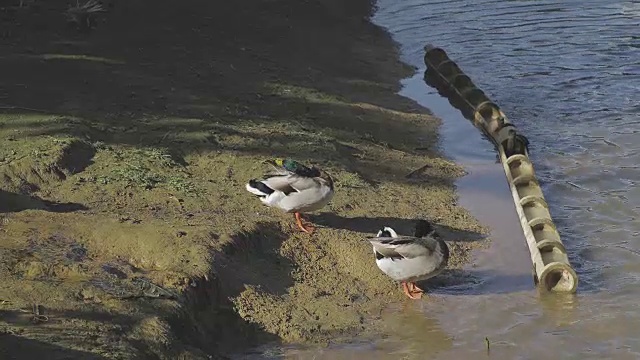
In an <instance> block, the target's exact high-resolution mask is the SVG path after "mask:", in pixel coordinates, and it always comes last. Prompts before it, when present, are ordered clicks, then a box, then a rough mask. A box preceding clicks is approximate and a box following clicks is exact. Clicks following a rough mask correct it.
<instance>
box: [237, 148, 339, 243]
mask: <svg viewBox="0 0 640 360" xmlns="http://www.w3.org/2000/svg"><path fill="white" fill-rule="evenodd" d="M265 162H266V163H268V164H270V165H271V166H272V167H273V171H271V172H268V173H267V174H265V175H264V176H263V178H262V179H261V180H259V179H251V180H249V182H248V183H247V184H246V189H247V191H249V192H250V193H252V194H254V195H256V196H258V197H259V198H260V201H262V203H263V204H265V205H267V206H270V207H277V208H280V209H282V210H284V211H286V212H288V213H293V214H294V215H295V218H296V223H297V225H298V227H299V228H300V229H301V230H302V231H304V232H306V233H308V234H311V233H312V232H313V230H314V228H313V227H312V226H309V225H307V226H305V225H304V224H303V223H302V216H301V213H307V212H311V211H315V210H319V209H321V208H323V207H324V206H326V205H327V204H328V203H329V202H330V201H331V199H332V198H333V195H334V187H333V179H332V178H331V176H330V175H329V174H327V173H326V172H324V171H322V170H320V169H318V168H317V167H315V166H313V167H307V166H305V165H303V164H300V163H299V162H297V161H295V160H292V159H274V160H267V161H265Z"/></svg>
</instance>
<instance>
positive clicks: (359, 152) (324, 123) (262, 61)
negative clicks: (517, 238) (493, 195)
mask: <svg viewBox="0 0 640 360" xmlns="http://www.w3.org/2000/svg"><path fill="white" fill-rule="evenodd" d="M112 4H113V6H109V7H108V11H107V12H106V13H103V14H101V17H100V19H99V21H98V25H97V28H96V29H95V30H93V31H91V32H89V33H77V32H75V31H74V30H72V29H70V28H67V27H66V26H65V18H64V15H63V12H64V9H65V7H66V2H64V1H50V2H46V3H43V2H34V3H32V4H30V5H29V6H23V7H5V8H3V12H2V13H1V14H0V16H2V21H1V22H0V23H1V24H2V25H1V26H0V30H2V34H3V37H5V39H6V40H7V41H4V42H2V44H0V51H1V52H2V56H1V57H0V78H2V79H3V84H2V87H0V109H1V110H2V112H3V113H2V114H1V115H0V144H2V145H1V146H0V217H1V219H0V220H1V221H0V278H1V279H2V282H0V357H1V358H8V359H11V358H26V357H29V358H30V357H34V356H38V355H40V356H42V355H46V356H47V358H48V359H62V358H69V357H72V358H78V359H80V358H91V359H93V358H96V359H103V358H104V359H107V358H108V359H130V358H158V359H175V358H184V359H188V358H207V357H209V356H222V354H225V353H231V352H234V351H237V350H239V349H244V348H246V347H247V346H250V345H253V344H259V343H264V342H270V341H281V342H286V343H297V342H305V343H326V342H329V341H344V340H348V339H349V338H351V337H353V336H356V335H358V336H367V335H368V334H371V333H372V332H373V330H372V329H375V328H376V326H375V322H376V321H380V320H379V318H378V314H380V311H381V310H382V309H383V308H385V307H386V306H387V305H388V304H390V303H393V302H399V301H405V300H404V299H403V296H402V294H401V291H399V289H398V287H397V285H396V284H394V283H393V282H392V281H390V280H389V279H388V278H386V277H385V276H384V275H383V274H382V273H381V272H380V271H379V270H378V269H377V268H376V266H375V262H374V259H373V256H372V254H371V248H370V246H369V244H368V243H367V242H366V241H364V237H365V236H366V235H368V234H371V233H374V232H376V231H377V230H378V229H379V228H380V227H381V226H393V227H394V228H396V229H397V230H398V232H399V233H410V232H411V231H412V229H413V219H416V218H428V219H431V220H433V221H435V222H436V223H437V224H438V227H439V229H440V230H441V233H442V235H443V236H445V238H446V239H447V240H449V241H451V243H450V244H451V246H452V254H453V258H452V260H451V262H450V265H449V267H450V268H451V269H452V271H454V273H455V269H459V268H460V267H461V266H462V265H464V264H465V263H467V262H468V260H469V251H470V249H472V248H473V247H474V246H481V245H482V244H483V243H484V241H482V240H483V239H484V236H483V235H482V234H484V233H486V232H485V230H484V229H483V228H482V227H481V226H480V225H479V224H478V223H477V222H476V221H475V220H474V219H473V218H471V217H470V216H469V214H468V213H467V212H466V211H465V210H464V209H462V208H460V207H457V206H456V205H455V202H456V198H455V194H454V192H453V186H452V182H453V180H454V179H455V178H456V177H458V176H460V175H461V174H462V169H461V168H460V167H458V166H456V165H455V164H452V163H450V162H449V161H447V160H445V159H443V158H442V157H441V156H440V154H439V153H438V149H437V129H438V125H439V123H438V120H437V119H435V118H433V117H432V116H430V115H429V113H428V111H427V110H426V109H424V108H421V107H420V106H419V105H417V104H415V103H413V102H412V101H410V100H408V99H406V98H403V97H400V96H398V95H397V94H396V92H397V90H398V87H399V80H400V79H401V78H403V77H406V76H408V75H410V74H411V73H412V71H413V70H412V69H411V68H409V67H407V66H406V65H404V64H402V63H401V62H399V60H398V53H397V48H396V46H395V44H394V43H393V42H392V40H391V39H390V37H389V35H388V34H387V33H385V32H384V31H383V30H382V29H380V28H378V27H376V26H374V25H373V24H371V22H370V21H369V16H370V15H371V12H372V11H373V7H372V4H371V3H370V2H369V1H364V0H357V1H351V2H342V1H337V0H325V1H304V2H301V1H288V0H284V1H278V2H264V1H244V2H235V3H234V4H231V3H230V2H227V3H224V4H223V3H213V2H205V1H196V2H191V3H190V4H189V5H188V6H185V5H180V4H178V3H177V2H171V1H160V2H149V1H144V0H140V1H132V2H119V1H115V2H113V3H112ZM274 156H279V157H284V156H286V157H294V158H296V159H298V160H300V161H304V162H308V163H314V164H317V165H319V166H321V167H323V168H325V169H326V170H327V171H328V172H330V173H331V174H332V175H333V176H334V177H335V180H336V187H337V194H336V196H335V198H334V201H333V202H332V204H331V205H330V206H329V207H328V208H326V209H324V210H323V211H321V212H319V213H317V214H314V215H312V216H311V220H313V221H314V222H315V223H316V224H318V225H319V226H318V230H317V232H316V233H315V234H314V235H313V236H307V235H305V234H302V233H299V232H298V231H297V230H296V229H295V227H293V226H292V225H293V219H292V216H291V215H286V214H282V213H280V212H279V211H277V210H274V209H267V208H264V207H262V206H261V204H260V203H259V202H258V201H256V200H255V199H254V198H252V196H251V195H250V194H249V193H247V192H246V191H244V182H245V181H246V180H247V179H249V178H251V177H255V176H257V175H259V174H261V171H262V168H261V166H260V165H259V162H260V161H262V160H263V159H264V158H265V157H274ZM453 281H454V277H453V276H449V277H448V276H446V275H445V276H443V277H441V278H440V280H438V281H436V282H431V283H429V284H426V286H427V287H436V286H440V285H442V284H443V283H444V284H450V283H451V282H453ZM426 301H429V300H428V298H427V300H426Z"/></svg>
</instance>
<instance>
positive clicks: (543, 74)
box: [377, 0, 640, 358]
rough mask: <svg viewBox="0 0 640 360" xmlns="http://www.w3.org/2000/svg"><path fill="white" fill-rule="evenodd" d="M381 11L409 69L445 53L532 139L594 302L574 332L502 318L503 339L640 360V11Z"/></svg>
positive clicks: (627, 6)
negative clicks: (516, 336) (438, 51)
mask: <svg viewBox="0 0 640 360" xmlns="http://www.w3.org/2000/svg"><path fill="white" fill-rule="evenodd" d="M378 5H379V8H380V11H379V14H378V16H377V22H378V23H381V24H382V25H384V26H386V27H388V28H389V29H390V30H391V31H392V33H393V35H394V37H395V39H396V40H397V41H398V42H400V43H401V44H402V49H403V54H404V60H405V61H407V62H409V63H411V64H413V65H416V66H418V67H419V68H420V69H424V65H423V63H422V56H423V50H422V49H423V45H424V44H425V43H433V44H435V45H438V46H443V47H444V48H445V49H446V51H447V52H448V53H449V55H450V56H451V57H452V58H453V59H454V60H455V61H456V62H457V63H458V64H459V65H460V66H461V68H462V69H464V70H465V72H466V73H467V74H469V76H470V77H471V78H472V79H473V80H474V82H475V83H476V84H477V85H478V86H479V87H480V88H482V89H483V90H484V91H485V92H486V93H487V94H488V95H489V96H490V97H491V98H492V100H494V101H495V102H496V103H498V104H500V106H501V107H502V108H503V110H504V111H505V113H506V114H507V116H509V118H510V119H511V120H512V121H513V122H514V123H515V124H516V125H517V126H518V127H519V128H520V129H522V130H523V131H524V132H525V133H526V134H527V136H528V137H529V139H530V140H531V155H532V159H533V161H534V163H535V164H536V171H537V173H538V176H539V178H540V181H541V184H542V186H543V190H544V192H545V194H546V197H547V200H548V201H549V205H550V211H551V213H552V214H553V216H554V218H555V219H556V222H557V225H558V229H559V231H560V232H561V234H562V236H563V239H564V241H565V245H566V246H567V249H568V251H569V256H570V258H571V261H572V262H573V263H574V264H575V267H576V270H577V271H578V273H579V275H580V281H581V285H580V287H581V289H582V291H585V292H586V293H589V294H591V295H590V296H589V297H587V298H586V299H582V300H581V303H582V304H583V305H582V306H579V307H577V308H576V313H577V315H576V319H575V321H576V324H575V325H569V326H568V327H567V329H570V332H569V333H565V332H564V330H562V331H561V332H559V333H556V332H553V333H551V332H545V331H547V330H550V329H546V327H549V323H545V322H542V320H541V319H538V318H537V319H524V318H522V317H518V316H517V315H516V314H511V315H507V314H505V313H501V314H500V315H497V314H495V316H500V317H502V316H504V317H505V319H504V321H505V322H506V323H508V325H506V327H505V325H504V323H503V324H502V325H501V327H500V328H496V330H495V331H496V332H497V333H505V330H504V329H509V332H518V331H519V332H522V333H523V334H525V333H526V335H523V338H524V339H528V338H527V337H531V336H533V337H534V338H535V339H536V340H532V341H533V343H538V344H541V343H542V342H543V341H544V339H545V337H548V336H556V337H562V338H564V340H563V341H566V342H567V343H566V344H564V345H562V346H560V345H558V346H551V345H550V346H546V345H545V346H542V347H540V348H535V346H534V345H531V346H527V349H528V350H530V351H531V354H534V355H530V356H533V357H536V356H537V354H540V356H542V357H544V356H543V355H546V356H547V357H548V356H549V355H553V357H562V356H559V355H562V354H568V356H576V354H582V355H585V356H592V357H601V356H602V355H605V354H607V355H610V354H616V355H619V356H630V355H634V354H635V355H638V354H639V353H640V340H638V338H637V337H636V336H635V335H634V334H635V331H631V329H632V328H637V326H638V325H640V312H638V305H636V304H637V298H638V296H640V286H638V285H640V265H637V264H640V221H638V219H639V218H640V189H639V188H638V182H640V115H639V114H640V105H639V104H640V32H639V31H638V29H639V27H638V24H639V21H640V3H639V2H637V1H615V0H614V1H610V2H604V1H595V0H591V1H577V0H561V1H551V0H540V1H526V0H511V1H498V0H487V1H470V0H468V1H452V0H440V1H426V0H407V1H391V0H380V1H379V3H378ZM512 308H513V309H515V305H514V306H513V307H512ZM487 316H488V315H487ZM507 317H509V320H507V319H506V318H507ZM478 319H479V318H478ZM510 326H513V328H511V327H510ZM536 331H537V333H536ZM554 331H555V330H554ZM577 333H579V334H580V336H577V335H572V334H577ZM532 334H537V335H532ZM511 339H513V337H511ZM466 341H469V340H465V342H461V344H463V343H464V344H466ZM526 342H527V343H529V339H528V340H527V341H526ZM469 344H470V345H471V343H469ZM519 345H523V343H522V344H519ZM474 346H475V345H474ZM505 351H506V350H505ZM514 351H515V350H514ZM514 354H515V353H514ZM521 355H522V353H520V354H519V356H521ZM505 356H508V355H507V353H505ZM511 358H516V357H511Z"/></svg>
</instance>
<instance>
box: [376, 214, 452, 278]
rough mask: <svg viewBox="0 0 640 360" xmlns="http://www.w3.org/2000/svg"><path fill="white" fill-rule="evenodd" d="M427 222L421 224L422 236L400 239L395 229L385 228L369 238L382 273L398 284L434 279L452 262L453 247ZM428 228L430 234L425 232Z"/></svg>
mask: <svg viewBox="0 0 640 360" xmlns="http://www.w3.org/2000/svg"><path fill="white" fill-rule="evenodd" d="M422 221H423V220H422ZM425 223H426V222H424V223H422V222H419V224H418V226H417V228H416V235H418V236H399V235H398V234H397V233H396V232H395V231H394V230H393V229H392V228H390V227H384V228H383V229H382V230H380V231H378V234H377V235H376V236H375V237H370V238H368V240H369V242H371V244H372V245H373V252H374V254H375V257H376V264H377V265H378V267H379V268H380V270H382V272H384V273H385V274H387V275H388V276H389V277H391V278H392V279H394V280H396V281H401V282H415V281H421V280H426V279H429V278H432V277H434V276H436V275H438V274H440V273H441V272H442V270H444V268H445V267H446V266H447V263H448V260H449V247H448V246H447V244H446V243H445V242H444V240H442V239H440V238H439V237H438V236H437V235H436V234H435V231H434V230H433V229H432V228H431V226H430V225H429V224H428V223H426V225H425ZM425 226H426V227H427V229H428V230H427V231H424V229H425Z"/></svg>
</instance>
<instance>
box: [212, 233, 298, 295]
mask: <svg viewBox="0 0 640 360" xmlns="http://www.w3.org/2000/svg"><path fill="white" fill-rule="evenodd" d="M288 237H289V236H288V235H287V234H285V233H284V232H282V229H281V228H280V225H279V224H278V223H277V222H259V223H257V224H256V226H255V228H253V229H251V230H243V231H239V232H237V233H234V234H232V235H231V236H230V237H229V239H227V240H228V241H227V242H226V243H225V244H224V245H222V247H221V249H220V251H217V252H215V254H214V267H215V269H216V271H217V273H218V277H219V278H220V279H224V282H223V284H222V285H223V286H224V289H223V291H224V292H225V293H226V294H228V295H230V296H236V295H238V294H239V293H241V292H242V291H243V290H244V289H245V286H246V285H255V286H260V287H261V288H262V290H266V291H267V292H269V293H271V294H273V295H283V294H285V293H286V292H287V289H288V288H289V287H291V286H292V285H293V278H292V277H291V273H292V270H293V268H294V265H293V263H292V262H291V261H290V260H289V259H287V258H286V257H284V256H282V255H281V254H280V253H279V249H280V247H281V245H282V243H283V242H284V241H285V240H286V239H287V238H288Z"/></svg>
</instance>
